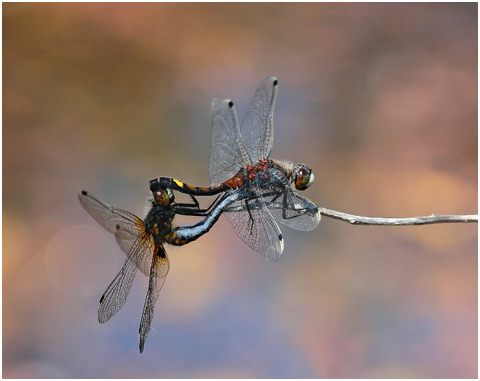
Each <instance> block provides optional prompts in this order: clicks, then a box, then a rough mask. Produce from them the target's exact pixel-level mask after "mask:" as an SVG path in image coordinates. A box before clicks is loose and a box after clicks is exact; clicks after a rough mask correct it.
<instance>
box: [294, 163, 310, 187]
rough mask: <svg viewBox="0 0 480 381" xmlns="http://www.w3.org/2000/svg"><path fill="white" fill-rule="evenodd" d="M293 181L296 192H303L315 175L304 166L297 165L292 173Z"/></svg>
mask: <svg viewBox="0 0 480 381" xmlns="http://www.w3.org/2000/svg"><path fill="white" fill-rule="evenodd" d="M293 174H294V175H293V179H294V182H295V188H296V189H298V190H305V189H307V188H308V187H309V186H310V185H312V183H313V180H314V179H315V175H314V174H313V170H311V169H310V168H308V167H307V166H306V165H305V164H297V165H296V166H295V169H294V171H293Z"/></svg>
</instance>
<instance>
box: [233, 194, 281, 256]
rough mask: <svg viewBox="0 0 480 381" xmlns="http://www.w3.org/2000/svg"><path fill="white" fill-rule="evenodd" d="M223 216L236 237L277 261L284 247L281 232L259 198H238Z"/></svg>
mask: <svg viewBox="0 0 480 381" xmlns="http://www.w3.org/2000/svg"><path fill="white" fill-rule="evenodd" d="M229 208H230V209H231V210H238V211H234V212H226V213H225V217H226V219H227V220H228V222H230V224H231V225H232V228H233V230H234V231H235V233H236V234H237V235H238V237H239V238H240V239H241V240H242V241H243V242H245V244H246V245H247V246H248V247H250V248H251V249H252V250H254V251H256V252H257V253H260V254H261V255H262V256H264V257H265V258H267V259H268V260H270V261H273V262H277V261H278V260H279V259H280V257H281V255H282V253H283V247H284V241H283V237H282V232H281V231H280V228H279V227H278V225H277V223H276V222H275V220H274V219H273V217H272V215H271V213H270V212H269V211H268V209H267V208H266V207H265V205H264V204H263V202H262V200H261V199H258V198H257V199H254V200H245V199H243V200H239V201H236V202H234V203H233V204H232V205H231V206H230V207H229Z"/></svg>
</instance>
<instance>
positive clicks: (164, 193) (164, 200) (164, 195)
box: [152, 188, 175, 206]
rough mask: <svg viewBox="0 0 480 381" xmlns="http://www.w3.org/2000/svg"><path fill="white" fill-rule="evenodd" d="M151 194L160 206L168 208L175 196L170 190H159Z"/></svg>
mask: <svg viewBox="0 0 480 381" xmlns="http://www.w3.org/2000/svg"><path fill="white" fill-rule="evenodd" d="M152 193H153V198H154V199H155V201H156V202H157V203H158V204H159V205H161V206H168V205H170V204H171V203H172V202H173V201H174V200H175V196H174V195H173V192H172V190H171V189H170V188H167V189H163V188H159V189H157V190H155V191H153V192H152Z"/></svg>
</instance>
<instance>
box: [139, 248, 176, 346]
mask: <svg viewBox="0 0 480 381" xmlns="http://www.w3.org/2000/svg"><path fill="white" fill-rule="evenodd" d="M155 249H156V252H155V255H154V256H153V260H152V267H151V269H150V279H149V282H148V291H147V297H146V298H145V305H144V307H143V312H142V319H141V322H140V329H139V340H140V344H139V346H140V353H142V352H143V347H144V345H145V340H147V336H148V332H150V326H151V324H152V319H153V314H154V311H155V303H156V302H157V299H158V295H160V290H161V289H162V286H163V284H164V283H165V278H166V276H167V274H168V269H169V267H170V265H169V262H168V256H167V253H166V252H165V248H164V247H163V245H161V244H159V245H157V246H156V248H155Z"/></svg>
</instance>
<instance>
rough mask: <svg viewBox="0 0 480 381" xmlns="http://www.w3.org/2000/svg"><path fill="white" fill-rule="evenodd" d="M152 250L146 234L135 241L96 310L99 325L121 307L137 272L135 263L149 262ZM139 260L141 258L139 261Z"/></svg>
mask: <svg viewBox="0 0 480 381" xmlns="http://www.w3.org/2000/svg"><path fill="white" fill-rule="evenodd" d="M153 250H154V243H153V238H152V236H151V235H149V234H148V233H143V234H142V235H141V236H140V237H138V239H137V240H136V241H135V243H134V245H133V246H132V247H131V249H130V252H129V253H128V254H127V259H126V260H125V262H124V264H123V266H122V268H121V269H120V271H119V272H118V274H117V276H116V277H115V278H114V279H113V281H112V283H110V285H109V286H108V287H107V289H106V291H105V292H104V294H103V295H102V297H101V299H100V306H99V308H98V321H99V322H100V323H105V322H107V321H108V320H110V318H111V317H112V316H113V315H115V314H116V313H117V312H118V311H119V310H120V309H121V308H122V307H123V305H124V304H125V301H126V300H127V296H128V294H129V293H130V289H131V288H132V284H133V279H134V278H135V274H136V272H137V268H138V267H137V265H136V263H137V262H139V261H140V262H143V261H146V259H147V258H149V259H150V262H151V261H152V255H153ZM139 258H141V260H140V259H139Z"/></svg>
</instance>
